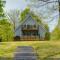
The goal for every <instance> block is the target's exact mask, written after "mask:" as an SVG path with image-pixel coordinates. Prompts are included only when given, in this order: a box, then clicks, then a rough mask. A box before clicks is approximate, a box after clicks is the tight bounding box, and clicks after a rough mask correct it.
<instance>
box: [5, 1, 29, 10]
mask: <svg viewBox="0 0 60 60" xmlns="http://www.w3.org/2000/svg"><path fill="white" fill-rule="evenodd" d="M27 4H28V2H25V1H24V0H6V5H5V10H10V9H16V8H17V9H20V10H23V9H24V8H25V7H26V6H27Z"/></svg>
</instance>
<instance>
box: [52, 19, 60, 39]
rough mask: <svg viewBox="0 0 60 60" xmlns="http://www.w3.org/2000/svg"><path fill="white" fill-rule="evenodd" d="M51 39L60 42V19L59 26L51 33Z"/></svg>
mask: <svg viewBox="0 0 60 60" xmlns="http://www.w3.org/2000/svg"><path fill="white" fill-rule="evenodd" d="M51 39H53V40H60V18H59V20H58V24H57V26H56V28H55V29H54V31H53V32H52V33H51Z"/></svg>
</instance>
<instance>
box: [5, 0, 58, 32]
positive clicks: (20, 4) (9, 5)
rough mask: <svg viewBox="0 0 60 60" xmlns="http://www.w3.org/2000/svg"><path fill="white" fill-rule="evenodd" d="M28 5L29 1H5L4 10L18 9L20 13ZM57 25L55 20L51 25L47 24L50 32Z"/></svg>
mask: <svg viewBox="0 0 60 60" xmlns="http://www.w3.org/2000/svg"><path fill="white" fill-rule="evenodd" d="M27 4H29V1H25V0H6V5H5V8H4V10H5V11H9V10H10V9H19V10H20V11H22V10H24V9H25V8H26V6H27ZM56 24H57V21H56V18H55V20H53V22H52V23H50V24H49V28H50V31H52V30H53V29H54V28H55V26H56Z"/></svg>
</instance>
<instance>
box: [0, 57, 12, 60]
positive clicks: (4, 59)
mask: <svg viewBox="0 0 60 60" xmlns="http://www.w3.org/2000/svg"><path fill="white" fill-rule="evenodd" d="M0 60H13V58H12V57H0Z"/></svg>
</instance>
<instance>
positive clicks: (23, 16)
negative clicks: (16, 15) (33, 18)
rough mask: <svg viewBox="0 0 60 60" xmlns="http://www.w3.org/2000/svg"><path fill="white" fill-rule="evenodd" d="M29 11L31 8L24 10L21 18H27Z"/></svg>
mask: <svg viewBox="0 0 60 60" xmlns="http://www.w3.org/2000/svg"><path fill="white" fill-rule="evenodd" d="M29 11H30V9H29V8H26V9H25V10H24V11H22V13H21V16H20V17H21V20H24V19H25V17H26V14H28V13H29Z"/></svg>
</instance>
